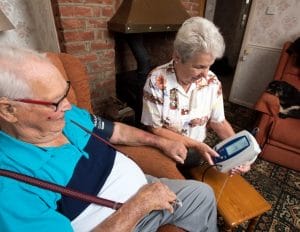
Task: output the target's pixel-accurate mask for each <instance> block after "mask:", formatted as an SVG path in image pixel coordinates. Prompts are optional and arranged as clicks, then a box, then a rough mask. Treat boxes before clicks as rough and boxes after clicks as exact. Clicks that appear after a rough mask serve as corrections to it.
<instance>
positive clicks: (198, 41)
mask: <svg viewBox="0 0 300 232" xmlns="http://www.w3.org/2000/svg"><path fill="white" fill-rule="evenodd" d="M174 50H175V51H176V52H177V53H178V54H179V56H180V58H181V60H182V62H183V63H184V62H186V61H187V60H188V59H190V58H191V57H192V56H193V55H194V54H195V53H197V52H205V53H210V54H211V55H212V56H213V57H214V58H215V59H216V58H221V57H222V56H223V54H224V50H225V43H224V39H223V36H222V35H221V33H220V31H219V29H218V28H217V27H216V25H215V24H213V23H212V22H211V21H209V20H207V19H205V18H202V17H191V18H189V19H187V20H186V21H185V22H184V23H183V24H182V26H181V27H180V29H179V30H178V32H177V35H176V38H175V41H174Z"/></svg>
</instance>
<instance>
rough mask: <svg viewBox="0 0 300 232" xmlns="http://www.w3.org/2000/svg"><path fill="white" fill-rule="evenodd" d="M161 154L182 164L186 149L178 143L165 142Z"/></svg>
mask: <svg viewBox="0 0 300 232" xmlns="http://www.w3.org/2000/svg"><path fill="white" fill-rule="evenodd" d="M161 149H162V150H163V152H164V153H165V154H166V155H167V156H169V157H170V158H171V159H173V160H175V161H176V162H178V163H181V164H183V163H184V160H185V159H186V155H187V149H186V147H185V146H184V144H183V143H181V142H179V141H173V140H166V142H165V145H164V146H163V147H162V148H161Z"/></svg>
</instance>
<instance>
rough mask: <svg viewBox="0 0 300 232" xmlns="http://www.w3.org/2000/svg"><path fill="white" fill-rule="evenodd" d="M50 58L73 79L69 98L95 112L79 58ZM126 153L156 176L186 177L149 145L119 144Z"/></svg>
mask: <svg viewBox="0 0 300 232" xmlns="http://www.w3.org/2000/svg"><path fill="white" fill-rule="evenodd" d="M47 56H48V58H49V59H50V60H51V61H52V63H53V64H54V65H55V66H56V67H57V68H58V69H59V70H60V72H61V73H62V75H63V76H64V78H65V79H68V80H70V81H71V90H70V94H69V96H68V100H69V101H70V102H71V103H73V104H76V105H78V106H79V107H82V108H85V109H87V110H88V111H90V112H93V110H92V106H91V100H90V91H89V83H88V76H87V74H86V72H85V68H84V66H83V65H82V63H81V62H80V61H79V59H77V58H75V57H74V56H72V55H69V54H65V53H59V54H57V53H47ZM117 147H118V149H119V150H120V151H121V152H123V153H124V154H126V155H128V156H129V157H130V158H131V159H133V160H134V161H135V162H136V163H137V164H138V165H139V166H140V167H141V168H142V170H143V171H144V172H145V173H147V174H150V175H153V176H156V177H167V178H172V179H184V177H183V176H182V174H181V173H180V172H179V171H178V169H177V168H176V163H175V162H173V161H172V160H171V159H169V158H168V157H166V156H165V155H163V154H162V153H161V152H160V151H159V150H157V149H155V148H151V147H147V146H143V147H131V146H117ZM158 231H160V232H180V231H183V230H181V229H179V228H177V227H175V226H172V225H165V226H162V227H161V228H160V229H159V230H158Z"/></svg>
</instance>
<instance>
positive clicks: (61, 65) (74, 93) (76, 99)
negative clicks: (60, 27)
mask: <svg viewBox="0 0 300 232" xmlns="http://www.w3.org/2000/svg"><path fill="white" fill-rule="evenodd" d="M46 55H47V57H48V58H49V60H50V61H51V62H52V63H53V64H54V65H55V66H56V67H57V68H58V70H59V71H60V72H61V73H62V75H63V77H64V78H65V79H66V80H70V81H71V89H70V94H69V95H68V100H69V101H70V102H71V103H73V104H75V105H77V106H79V107H81V108H85V109H86V110H88V111H89V112H91V113H92V112H93V109H92V105H91V96H90V88H89V79H88V75H87V73H86V71H85V68H84V66H83V64H82V63H81V62H80V60H79V59H78V58H76V57H74V56H72V55H70V54H66V53H52V52H48V53H46Z"/></svg>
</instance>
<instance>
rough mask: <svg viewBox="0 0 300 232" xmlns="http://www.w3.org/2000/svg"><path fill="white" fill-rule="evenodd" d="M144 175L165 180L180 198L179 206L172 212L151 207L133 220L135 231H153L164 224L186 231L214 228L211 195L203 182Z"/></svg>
mask: <svg viewBox="0 0 300 232" xmlns="http://www.w3.org/2000/svg"><path fill="white" fill-rule="evenodd" d="M146 177H147V180H148V183H152V182H157V181H160V182H162V183H164V184H166V185H167V186H168V187H169V188H170V189H171V190H172V191H173V192H175V193H176V195H177V198H178V199H180V200H181V201H182V206H181V207H180V206H177V207H175V208H174V213H173V214H171V213H169V211H167V210H160V211H158V210H156V211H152V212H151V213H150V214H148V215H147V216H146V217H144V218H143V219H142V220H141V221H140V222H139V223H138V224H137V226H136V228H135V230H134V231H135V232H152V231H153V232H154V231H157V229H158V228H159V227H160V226H162V225H165V224H173V225H175V226H178V227H179V228H182V229H184V230H186V231H190V232H198V231H199V232H200V231H201V232H202V231H212V232H215V231H218V229H217V209H216V202H215V197H214V193H213V190H212V189H211V188H210V187H209V186H208V185H207V184H205V183H202V182H199V181H195V180H172V179H166V178H155V177H152V176H148V175H147V176H146ZM157 197H159V196H157Z"/></svg>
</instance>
